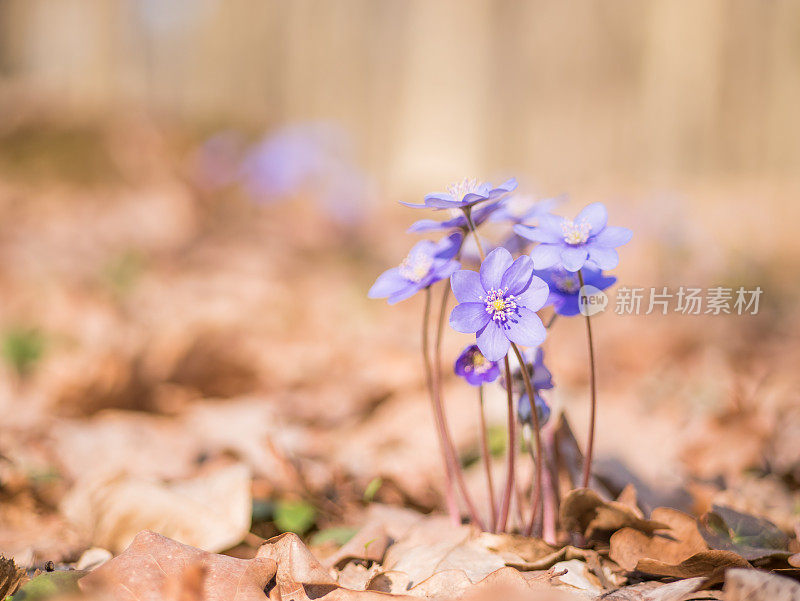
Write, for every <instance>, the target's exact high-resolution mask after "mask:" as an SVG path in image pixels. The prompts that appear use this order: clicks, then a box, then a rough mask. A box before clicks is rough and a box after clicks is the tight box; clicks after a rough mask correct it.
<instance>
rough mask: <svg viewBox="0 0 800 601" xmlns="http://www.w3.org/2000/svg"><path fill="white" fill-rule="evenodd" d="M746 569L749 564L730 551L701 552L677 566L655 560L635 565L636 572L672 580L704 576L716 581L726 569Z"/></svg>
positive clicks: (645, 560)
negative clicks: (666, 577) (668, 577)
mask: <svg viewBox="0 0 800 601" xmlns="http://www.w3.org/2000/svg"><path fill="white" fill-rule="evenodd" d="M747 567H750V564H749V563H747V561H746V560H745V559H743V558H742V557H741V556H740V555H737V554H736V553H733V552H732V551H701V552H700V553H695V554H694V555H692V556H691V557H689V558H687V559H685V560H683V561H682V562H680V563H678V564H669V563H666V562H663V561H657V560H655V559H640V560H639V561H638V562H637V563H636V571H637V572H643V573H645V574H652V575H654V576H670V577H672V578H694V577H697V576H705V577H706V578H711V579H716V578H719V577H720V576H721V575H722V573H723V571H724V570H726V569H728V568H747Z"/></svg>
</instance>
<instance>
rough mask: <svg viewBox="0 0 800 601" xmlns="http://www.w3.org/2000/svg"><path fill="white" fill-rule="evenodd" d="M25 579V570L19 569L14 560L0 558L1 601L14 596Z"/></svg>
mask: <svg viewBox="0 0 800 601" xmlns="http://www.w3.org/2000/svg"><path fill="white" fill-rule="evenodd" d="M25 578H26V575H25V570H24V569H22V568H19V567H17V565H16V564H15V563H14V560H13V559H8V558H6V557H3V556H0V599H5V598H6V597H8V596H9V595H13V594H14V593H15V592H16V591H17V589H18V588H19V586H20V584H22V582H23V581H24V580H25Z"/></svg>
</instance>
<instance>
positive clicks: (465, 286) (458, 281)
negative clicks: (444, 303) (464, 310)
mask: <svg viewBox="0 0 800 601" xmlns="http://www.w3.org/2000/svg"><path fill="white" fill-rule="evenodd" d="M450 285H451V286H452V287H453V294H454V295H455V297H456V300H457V301H458V302H460V303H478V302H480V297H481V296H483V295H485V294H486V291H485V290H484V289H483V285H481V276H479V275H478V272H477V271H470V270H468V269H462V270H461V271H456V272H455V273H454V274H453V275H452V276H450Z"/></svg>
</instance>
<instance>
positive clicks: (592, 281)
mask: <svg viewBox="0 0 800 601" xmlns="http://www.w3.org/2000/svg"><path fill="white" fill-rule="evenodd" d="M534 273H535V274H536V275H537V276H539V277H540V278H542V279H543V280H544V281H545V282H547V286H548V287H549V288H550V296H548V297H547V304H548V305H553V309H554V310H555V312H556V313H558V314H559V315H563V316H565V317H571V316H573V315H577V314H578V313H580V305H579V301H580V299H579V296H580V289H581V283H580V281H579V280H578V274H576V273H573V272H570V271H566V270H565V269H564V268H563V267H552V268H550V269H543V270H541V271H536V272H534ZM581 274H582V275H583V283H584V284H585V285H586V286H594V287H595V288H597V289H598V290H605V289H606V288H608V287H609V286H611V285H613V284H614V283H615V282H616V281H617V278H615V277H614V276H611V275H603V272H602V271H600V270H599V269H596V268H594V267H584V268H583V269H582V270H581Z"/></svg>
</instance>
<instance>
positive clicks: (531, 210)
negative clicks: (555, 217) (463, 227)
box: [491, 194, 565, 224]
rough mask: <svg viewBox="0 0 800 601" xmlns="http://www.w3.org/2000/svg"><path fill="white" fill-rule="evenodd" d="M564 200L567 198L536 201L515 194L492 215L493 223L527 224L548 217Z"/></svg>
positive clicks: (525, 195) (557, 197)
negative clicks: (544, 216)
mask: <svg viewBox="0 0 800 601" xmlns="http://www.w3.org/2000/svg"><path fill="white" fill-rule="evenodd" d="M564 199H565V196H556V197H553V198H545V199H544V200H539V201H534V200H533V197H532V196H529V195H527V194H514V195H512V196H509V197H508V198H506V199H505V200H504V202H503V206H502V207H501V208H500V210H499V211H497V212H495V213H494V214H493V215H492V218H491V221H493V222H506V223H513V224H517V223H525V222H526V221H531V220H532V219H537V218H538V217H542V216H543V215H547V214H548V213H550V211H552V210H553V209H554V208H555V206H556V205H558V204H561V203H562V202H564Z"/></svg>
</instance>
